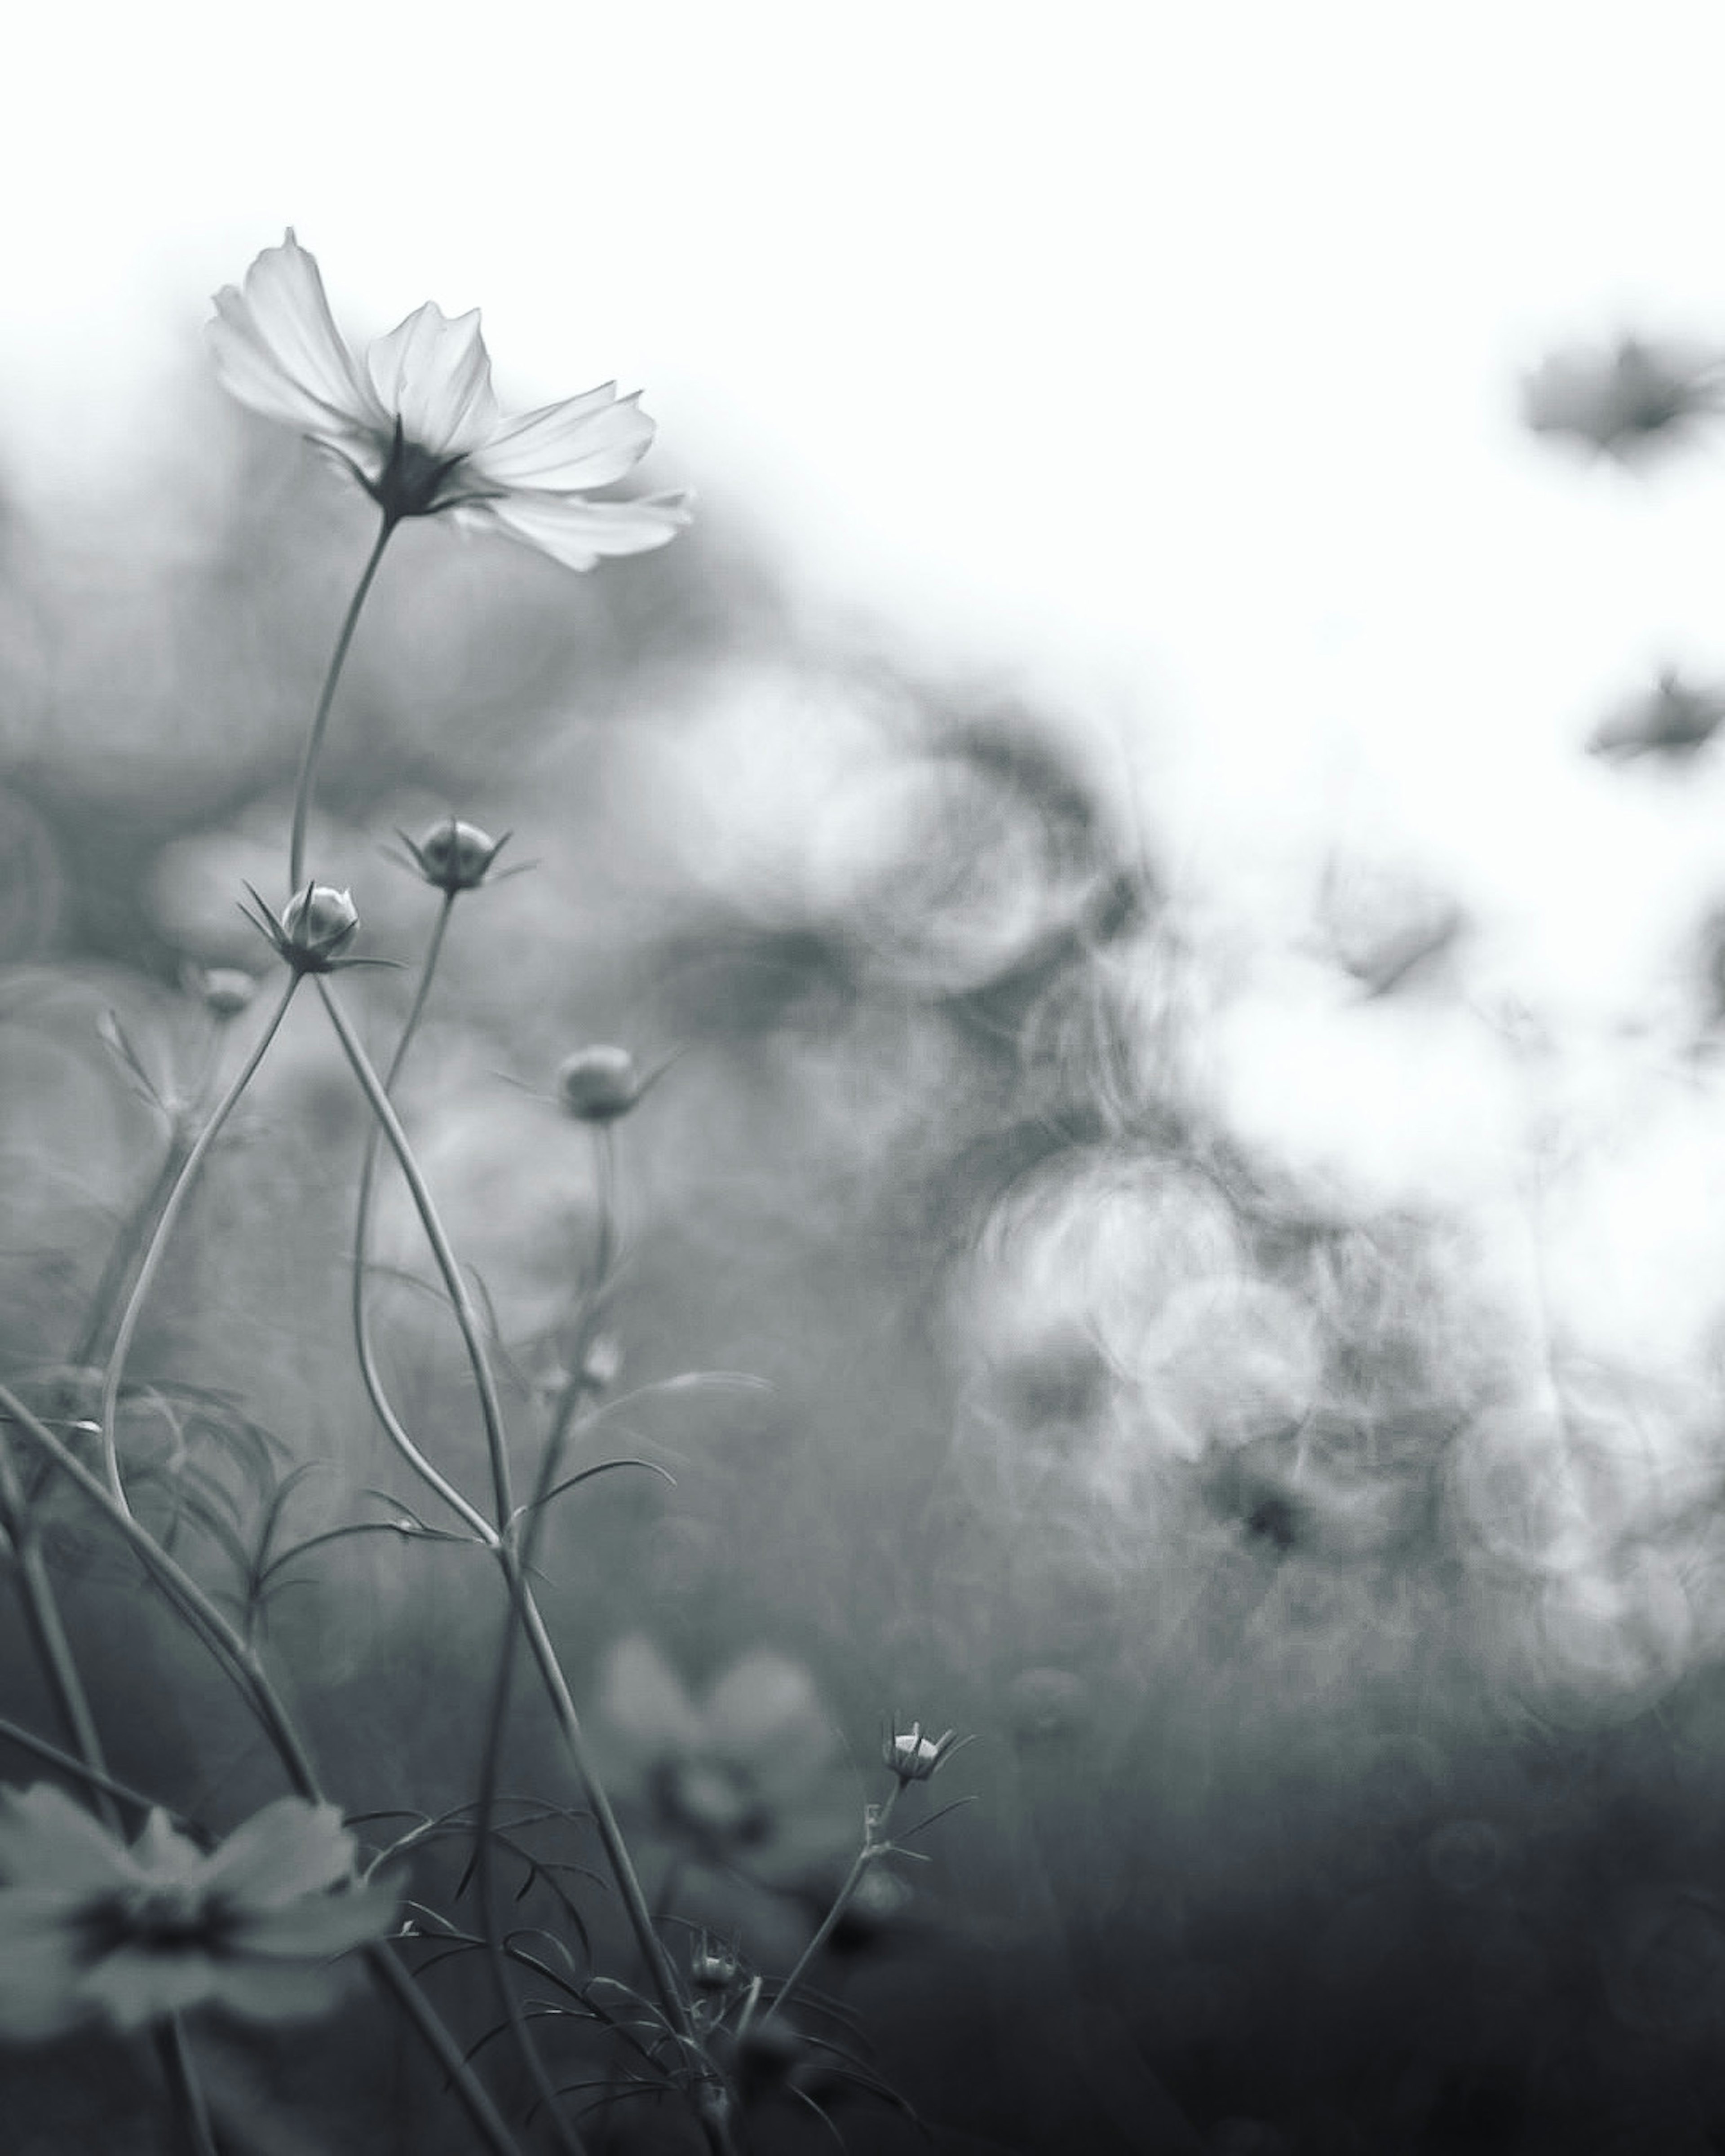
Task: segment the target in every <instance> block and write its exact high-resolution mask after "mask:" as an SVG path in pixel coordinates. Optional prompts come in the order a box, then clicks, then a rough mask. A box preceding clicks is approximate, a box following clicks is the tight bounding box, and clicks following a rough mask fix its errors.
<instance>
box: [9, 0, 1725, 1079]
mask: <svg viewBox="0 0 1725 2156" xmlns="http://www.w3.org/2000/svg"><path fill="white" fill-rule="evenodd" d="M8 77H9V90H10V95H9V97H8V124H7V127H6V129H5V130H4V131H3V132H0V186H3V188H4V193H5V199H6V200H7V201H8V203H9V204H10V205H11V214H10V216H9V218H8V285H7V291H8V308H9V314H10V321H9V324H8V334H7V336H6V338H5V339H4V348H3V351H0V393H3V395H4V398H5V399H6V403H7V404H8V407H9V411H8V413H7V415H6V417H5V419H4V423H3V428H0V439H3V443H4V446H5V449H6V453H7V454H8V457H10V458H11V459H13V465H14V469H15V470H17V471H18V473H19V475H20V476H21V477H22V479H23V481H24V483H25V484H26V485H27V486H28V488H30V489H31V490H33V491H36V492H39V493H40V494H42V495H44V497H46V496H48V495H52V494H53V493H54V492H57V491H59V490H62V489H64V488H66V487H74V488H75V487H83V486H88V487H90V488H92V489H93V488H95V487H96V486H97V485H102V486H112V485H116V484H117V483H119V481H120V478H121V475H126V474H130V475H131V476H132V477H133V478H138V477H141V476H143V475H146V474H147V472H148V470H150V469H151V467H152V465H153V464H154V463H155V462H157V461H158V460H159V459H160V457H161V455H162V453H163V449H164V446H165V441H166V435H165V432H164V430H162V429H157V430H156V431H154V432H152V420H151V403H150V399H151V395H152V394H155V393H159V391H160V388H161V387H162V384H163V383H164V382H167V381H168V380H170V379H172V377H174V376H175V375H176V374H177V373H182V372H183V371H184V369H185V367H186V366H187V352H188V349H190V348H191V347H192V346H194V345H195V341H196V337H197V333H198V324H199V323H200V321H202V320H203V317H204V316H205V314H206V313H207V311H208V305H207V295H208V294H209V293H210V292H211V291H212V290H213V289H214V288H215V287H216V286H217V285H219V284H222V283H225V282H228V281H233V280H238V278H239V275H241V274H242V273H243V271H244V268H245V265H246V264H247V263H248V262H249V259H251V257H252V255H253V254H254V253H255V252H256V251H257V250H258V249H259V248H260V247H262V246H264V245H266V244H271V243H273V242H274V241H275V240H276V239H279V238H280V232H281V228H282V227H283V226H284V225H285V224H286V223H293V224H294V225H295V227H296V228H297V229H298V232H299V234H300V239H302V241H303V242H304V243H305V244H306V245H308V246H309V247H311V249H313V250H314V251H315V252H316V254H317V255H318V257H319V259H320V261H321V264H322V265H323V269H324V272H325V275H326V280H327V282H328V285H329V286H330V289H331V296H332V299H333V300H334V303H335V306H336V313H337V316H338V317H340V318H341V319H342V320H343V321H345V322H346V323H347V325H348V326H350V328H351V329H352V331H355V332H356V333H362V334H371V333H373V332H375V331H378V330H381V329H382V328H385V327H387V326H389V325H390V324H391V323H393V321H395V320H397V319H398V318H399V316H402V315H403V314H404V313H406V312H407V311H408V309H410V308H411V307H413V306H414V305H418V302H419V301H420V300H424V299H425V298H427V297H433V298H435V299H437V300H439V301H440V302H441V303H442V304H443V305H444V307H445V308H446V309H448V310H449V311H459V310H462V309H465V308H466V307H468V306H470V305H475V304H477V305H482V306H483V308H484V310H485V322H486V331H487V336H488V341H489V342H490V348H491V351H492V353H493V357H494V361H495V369H496V374H497V377H498V381H499V385H500V388H501V392H502V393H503V394H504V396H505V398H506V400H510V401H515V402H518V403H521V404H522V405H526V404H528V403H536V402H540V401H543V400H545V399H547V398H552V397H556V396H559V395H563V394H567V393H572V392H573V391H575V390H577V389H580V388H586V387H588V386H589V385H590V384H591V383H592V382H595V381H598V380H602V379H604V378H607V377H611V376H613V375H615V376H618V377H621V378H622V380H623V381H624V385H625V386H626V387H627V386H635V385H639V386H641V387H642V388H644V390H645V392H646V403H647V406H648V408H649V410H650V411H651V412H653V413H655V416H656V417H657V418H658V419H659V421H660V429H661V432H660V444H661V449H660V461H659V469H658V473H657V474H656V476H657V477H659V478H660V480H661V482H662V483H679V482H687V483H691V484H693V485H695V486H696V488H697V490H699V491H700V493H701V495H703V496H704V497H706V499H707V500H709V501H710V502H711V503H714V504H716V505H720V506H732V507H733V508H734V509H735V510H736V511H737V512H738V513H740V514H742V515H745V516H747V518H748V519H749V520H750V521H751V522H752V523H753V524H754V525H755V526H757V528H759V529H760V530H761V531H762V532H763V534H765V535H766V536H768V537H769V538H770V539H771V540H772V541H773V543H775V544H776V545H779V546H782V547H783V549H784V551H785V553H786V556H787V558H788V562H789V563H790V564H791V566H792V567H793V570H794V571H795V572H796V573H797V574H798V576H799V577H802V578H803V581H804V583H805V585H806V588H807V589H808V591H809V593H810V594H811V595H812V596H814V598H817V599H831V600H837V601H839V602H841V603H850V602H851V601H853V600H855V601H860V603H862V604H863V605H864V606H865V607H870V608H879V609H881V610H883V611H884V612H886V613H887V614H889V615H891V616H892V617H894V618H896V619H897V620H899V621H900V622H901V623H902V624H904V626H905V629H906V631H907V632H908V633H909V634H911V635H912V636H913V637H916V638H920V639H922V640H923V641H924V642H925V643H926V644H927V645H928V646H929V647H931V648H932V649H934V650H936V651H941V650H952V651H955V652H957V653H961V654H968V656H971V657H973V658H980V659H982V660H985V661H987V662H988V663H989V664H994V665H1000V666H1001V667H1002V668H1003V670H1006V669H1009V668H1011V667H1013V666H1017V665H1023V666H1025V667H1028V668H1029V669H1030V670H1032V671H1033V672H1034V673H1035V674H1036V675H1039V676H1040V678H1041V679H1042V680H1045V682H1046V683H1048V684H1050V685H1051V687H1052V688H1053V689H1054V690H1055V691H1057V692H1058V693H1060V694H1062V695H1065V696H1070V697H1071V698H1073V699H1074V700H1076V701H1083V702H1086V703H1088V704H1089V706H1091V708H1092V709H1095V708H1099V707H1100V708H1102V709H1104V710H1105V711H1106V714H1107V716H1109V718H1110V720H1111V721H1115V722H1117V723H1118V724H1119V725H1120V726H1122V727H1123V728H1125V729H1126V730H1127V732H1128V733H1129V734H1130V735H1131V737H1132V740H1133V742H1135V744H1136V747H1135V751H1134V752H1135V754H1137V757H1138V760H1139V765H1140V769H1141V772H1142V774H1143V776H1144V783H1145V784H1146V787H1147V792H1148V794H1149V797H1150V806H1151V808H1152V810H1153V812H1156V811H1163V812H1168V804H1170V803H1172V804H1173V812H1170V820H1171V821H1173V822H1174V823H1176V824H1178V829H1179V831H1180V834H1181V843H1182V844H1183V846H1185V847H1186V848H1188V849H1189V850H1190V852H1191V854H1192V855H1193V857H1194V860H1201V859H1202V858H1203V857H1204V856H1206V855H1210V856H1213V857H1214V860H1216V861H1218V862H1225V863H1227V864H1229V865H1230V870H1231V874H1230V876H1229V877H1227V878H1225V879H1224V880H1225V881H1226V882H1227V884H1228V889H1229V893H1230V896H1228V897H1227V899H1226V900H1225V901H1222V903H1223V904H1224V911H1225V910H1227V909H1229V908H1232V909H1233V910H1234V911H1236V912H1239V913H1241V914H1244V915H1245V916H1250V917H1251V918H1253V919H1255V920H1256V921H1258V922H1259V923H1260V924H1264V923H1273V921H1274V920H1275V918H1276V914H1277V911H1278V909H1280V908H1281V907H1283V906H1286V903H1287V902H1288V898H1289V894H1290V892H1291V890H1292V889H1293V888H1294V885H1296V883H1297V882H1298V880H1299V879H1300V877H1301V876H1304V875H1307V873H1308V871H1309V869H1310V866H1311V861H1312V856H1313V853H1314V850H1315V848H1316V845H1317V839H1316V838H1315V837H1314V834H1315V833H1317V832H1318V831H1320V830H1321V829H1341V830H1342V831H1343V834H1345V835H1346V836H1348V837H1349V838H1350V839H1353V840H1354V841H1355V842H1360V841H1363V840H1370V839H1378V841H1379V842H1380V843H1382V844H1384V845H1385V846H1386V847H1388V848H1389V850H1391V851H1393V852H1401V853H1405V854H1406V855H1408V857H1409V858H1410V859H1413V860H1415V861H1417V862H1420V863H1421V864H1423V865H1425V866H1427V867H1429V868H1430V870H1432V871H1433V872H1434V873H1435V874H1437V875H1441V876H1445V877H1447V878H1449V879H1451V880H1453V881H1454V882H1455V885H1457V887H1458V888H1459V889H1460V891H1461V895H1462V896H1463V897H1464V898H1465V899H1466V901H1468V902H1469V903H1470V904H1471V906H1473V907H1474V908H1475V909H1476V912H1477V914H1478V916H1480V917H1481V919H1482V920H1483V921H1485V922H1486V924H1487V926H1488V927H1489V929H1490V931H1491V935H1490V936H1489V937H1488V938H1487V939H1486V942H1485V943H1484V944H1483V945H1482V947H1481V959H1480V962H1481V964H1482V965H1483V966H1484V968H1486V972H1487V973H1491V971H1492V969H1493V968H1496V969H1497V978H1498V980H1499V983H1500V984H1501V985H1503V986H1505V987H1507V988H1522V989H1525V988H1527V986H1528V984H1529V983H1532V982H1534V981H1535V980H1537V981H1538V983H1540V984H1541V988H1542V991H1543V993H1545V994H1546V995H1547V996H1548V997H1549V998H1555V1000H1556V1002H1557V1004H1558V1005H1560V1006H1573V1007H1574V1009H1576V1010H1577V1011H1579V1012H1581V1013H1583V1014H1587V1015H1589V1017H1590V1018H1594V1017H1596V1018H1597V1019H1599V1022H1600V1023H1602V1024H1603V1023H1604V1019H1605V1017H1606V1016H1607V1015H1608V1014H1609V1013H1610V1012H1612V1011H1613V1010H1615V1009H1616V1008H1617V1007H1618V1005H1619V1004H1620V1001H1621V999H1622V998H1623V997H1624V996H1625V995H1626V994H1628V993H1630V988H1631V987H1632V985H1633V984H1634V983H1635V982H1636V981H1638V980H1640V978H1642V977H1643V976H1644V975H1645V972H1646V969H1647V968H1648V966H1649V965H1650V963H1651V962H1652V958H1653V957H1654V956H1655V955H1656V953H1657V952H1659V951H1661V949H1663V948H1665V947H1666V946H1667V945H1668V943H1669V940H1670V937H1671V933H1672V932H1673V931H1674V927H1676V925H1679V924H1681V921H1683V920H1684V919H1686V918H1687V917H1689V916H1692V914H1693V913H1694V911H1696V910H1697V907H1698V906H1699V905H1700V904H1701V903H1702V901H1703V900H1705V899H1707V898H1708V897H1711V896H1717V895H1718V893H1720V892H1721V891H1725V815H1722V814H1721V811H1722V809H1725V802H1722V798H1721V787H1720V784H1719V783H1718V774H1717V773H1715V772H1710V771H1708V770H1706V769H1703V771H1702V773H1700V774H1699V775H1698V776H1697V777H1696V778H1692V779H1691V780H1689V781H1688V782H1686V783H1685V784H1684V785H1683V786H1681V787H1674V786H1672V785H1671V784H1670V783H1666V782H1665V781H1664V780H1663V779H1661V778H1660V777H1659V776H1658V775H1656V774H1649V773H1643V772H1640V771H1635V772H1630V773H1615V772H1606V771H1602V770H1601V769H1600V768H1599V767H1597V766H1596V765H1594V764H1593V763H1591V762H1589V761H1587V760H1585V759H1584V758H1582V757H1580V756H1579V753H1578V746H1579V742H1581V741H1582V740H1583V739H1584V737H1585V736H1586V734H1587V733H1588V731H1589V730H1590V728H1591V726H1592V725H1593V723H1594V721H1595V719H1596V718H1597V717H1598V716H1599V711H1600V710H1601V708H1602V706H1605V705H1608V704H1609V703H1610V702H1612V701H1615V700H1617V699H1619V698H1620V697H1621V696H1622V695H1623V694H1624V693H1625V691H1626V690H1633V689H1634V688H1635V686H1636V685H1637V684H1638V683H1639V682H1640V680H1642V679H1643V678H1644V677H1645V675H1647V674H1648V673H1649V672H1651V668H1652V667H1653V666H1654V665H1656V663H1658V662H1660V661H1661V660H1671V661H1674V662H1676V663H1677V664H1680V665H1685V666H1686V667H1689V668H1691V669H1692V670H1695V671H1697V673H1699V674H1701V675H1707V674H1708V673H1709V672H1710V671H1711V670H1718V671H1719V672H1720V673H1721V674H1725V617H1722V613H1721V607H1720V598H1721V593H1722V588H1725V462H1722V460H1721V459H1720V458H1719V457H1718V456H1717V454H1712V455H1702V456H1700V457H1697V458H1696V459H1692V460H1691V461H1690V462H1689V463H1686V464H1684V463H1678V464H1676V465H1674V466H1673V467H1671V469H1670V470H1668V471H1661V472H1659V473H1656V475H1654V476H1653V477H1652V478H1651V480H1647V481H1645V482H1643V481H1631V480H1625V479H1624V478H1623V477H1622V476H1621V475H1618V474H1616V473H1615V472H1614V471H1610V470H1603V469H1588V468H1586V467H1584V466H1583V465H1580V464H1579V463H1574V464H1572V463H1571V462H1570V461H1569V460H1568V459H1565V458H1563V456H1561V455H1559V454H1553V452H1552V450H1551V449H1549V448H1548V447H1544V446H1542V445H1540V444H1534V443H1532V442H1531V441H1528V440H1527V439H1524V438H1523V437H1522V435H1521V434H1519V432H1518V430H1517V425H1516V420H1515V411H1516V381H1517V374H1518V372H1519V371H1520V370H1521V369H1522V367H1525V366H1527V365H1528V364H1530V363H1531V362H1533V361H1534V360H1536V359H1538V357H1540V356H1541V355H1542V354H1543V352H1544V351H1545V350H1547V349H1548V347H1549V346H1550V345H1552V344H1553V343H1554V342H1560V341H1564V340H1566V339H1573V338H1578V337H1579V338H1583V339H1592V338H1594V337H1596V336H1600V335H1604V334H1609V333H1612V332H1615V331H1617V330H1618V329H1620V328H1621V327H1623V326H1629V325H1634V326H1639V327H1643V328H1645V329H1647V330H1649V331H1655V332H1657V331H1662V330H1669V331H1678V332H1689V333H1693V334H1695V335H1697V336H1703V337H1705V336H1710V335H1715V334H1717V335H1718V336H1721V337H1722V339H1725V229H1722V227H1725V212H1722V207H1721V205H1722V201H1725V197H1722V193H1721V188H1720V186H1719V182H1718V171H1719V163H1720V147H1719V143H1720V119H1719V110H1720V96H1721V85H1722V82H1725V17H1722V15H1721V13H1720V12H1719V10H1718V8H1717V6H1716V5H1714V4H1712V0H1663V4H1661V0H1641V4H1640V5H1638V6H1637V7H1635V8H1634V9H1633V11H1631V10H1630V9H1629V8H1627V7H1625V6H1621V5H1620V6H1615V7H1604V6H1599V7H1593V6H1589V5H1587V4H1586V0H1580V4H1578V0H1473V4H1469V0H1459V4H1458V3H1457V0H1451V4H1448V5H1445V6H1443V7H1441V8H1437V7H1415V6H1412V5H1396V4H1386V3H1385V0H1301V4H1297V5H1291V4H1288V0H1255V4H1239V0H1207V4H1204V5H1198V6H1194V5H1192V4H1189V0H1136V4H1133V3H1132V0H1115V4H1110V5H1100V4H1089V3H1088V0H1066V4H1063V5H1061V6H1060V7H1058V8H1054V7H1040V6H1038V7H1033V6H1029V5H1024V6H1014V5H1010V4H1001V0H993V4H987V5H984V4H942V0H919V4H904V0H870V4H868V5H866V6H864V5H860V4H852V5H850V6H845V7H836V6H832V5H827V4H822V0H791V3H790V4H778V5H774V4H766V0H732V4H725V5H713V4H711V0H690V4H664V0H657V4H655V0H627V3H626V4H623V3H622V0H615V4H606V5H603V6H599V5H594V4H591V0H558V3H557V4H555V5H552V4H545V5H539V4H531V5H523V4H521V0H493V4H490V5H488V6H487V7H485V8H482V9H479V10H471V9H465V10H462V11H459V13H458V12H456V11H454V10H445V9H439V8H436V7H434V6H431V5H428V4H425V0H416V4H413V5H412V6H404V5H386V6H373V5H367V4H357V5H356V4H353V0H341V4H331V0H296V4H295V6H294V7H292V8H285V9H274V10H269V11H264V12H263V13H260V12H259V11H258V10H256V9H249V8H233V7H232V6H230V5H228V4H225V3H223V4H205V5H194V4H188V0H161V4H157V5H153V6H151V7H146V8H132V7H126V8H121V6H119V5H118V4H116V0H107V4H103V5H99V6H97V7H95V8H94V9H91V8H84V9H80V8H76V7H66V8H57V9H49V8H35V9H33V10H31V11H29V16H28V20H21V21H20V23H18V25H15V26H14V28H13V32H12V40H11V47H10V49H9V52H8ZM1494 939H1495V940H1494ZM1279 1052H1286V1053H1289V1054H1291V1052H1292V1049H1291V1045H1290V1044H1284V1048H1283V1050H1276V1048H1275V1047H1274V1045H1272V1046H1271V1047H1270V1048H1268V1049H1266V1055H1269V1057H1270V1060H1271V1062H1272V1063H1273V1062H1274V1060H1275V1057H1276V1054H1277V1053H1279ZM1312 1067H1314V1068H1315V1067H1316V1066H1315V1065H1314V1066H1312ZM1363 1082H1364V1083H1365V1085H1366V1086H1367V1087H1368V1089H1369V1087H1370V1086H1372V1085H1374V1084H1375V1085H1377V1086H1378V1090H1379V1091H1380V1093H1381V1092H1382V1091H1383V1090H1384V1083H1385V1081H1384V1079H1383V1078H1382V1077H1381V1076H1380V1077H1379V1078H1378V1079H1371V1078H1368V1080H1366V1081H1363ZM1307 1090H1310V1091H1313V1092H1314V1093H1321V1092H1322V1086H1311V1087H1309V1088H1308V1089H1307ZM1392 1090H1393V1087H1392ZM1313 1111H1314V1112H1317V1106H1316V1104H1315V1103H1314V1109H1313Z"/></svg>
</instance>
